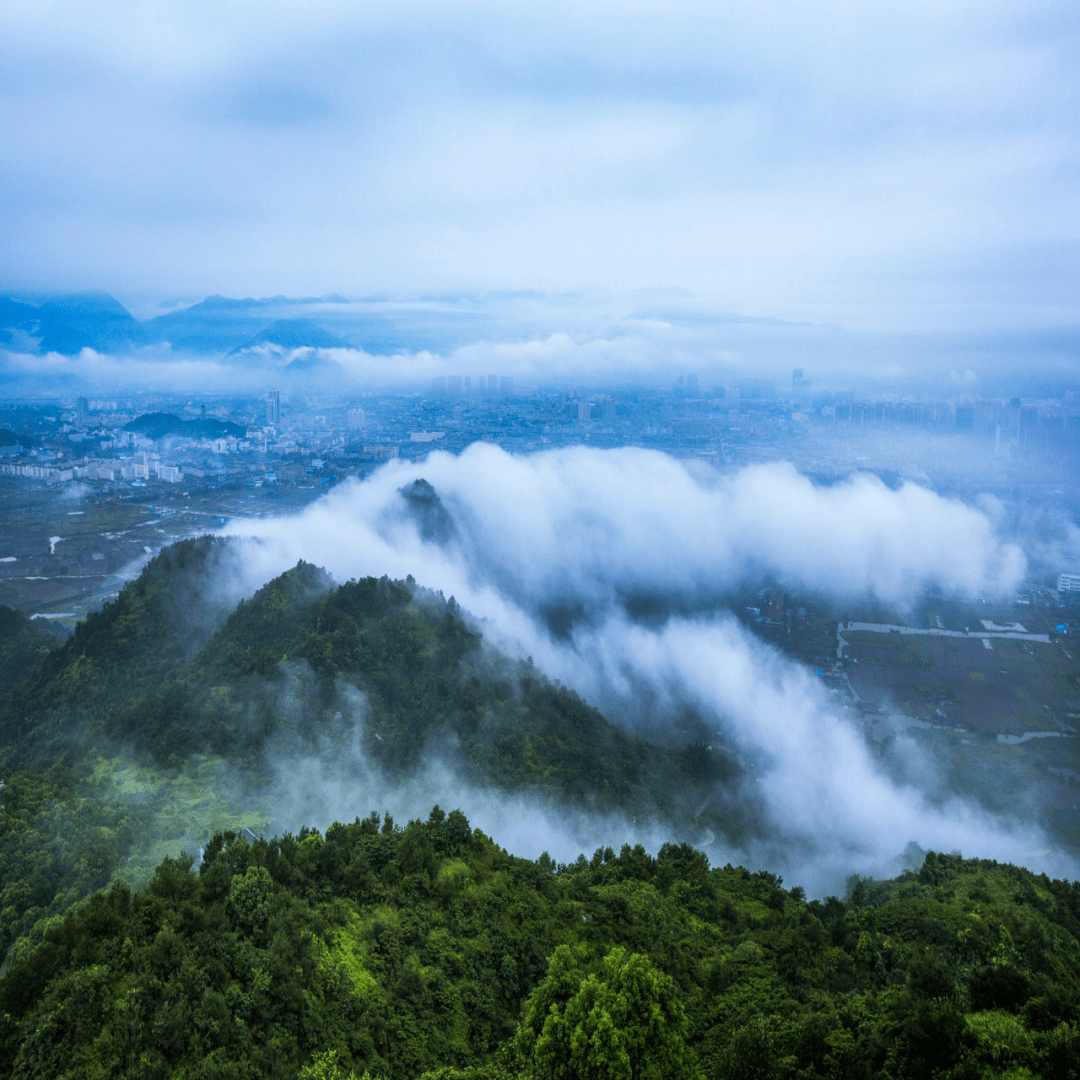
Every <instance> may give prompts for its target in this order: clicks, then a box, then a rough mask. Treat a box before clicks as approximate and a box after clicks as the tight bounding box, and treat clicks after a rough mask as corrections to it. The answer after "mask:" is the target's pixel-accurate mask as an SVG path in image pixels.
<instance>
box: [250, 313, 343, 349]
mask: <svg viewBox="0 0 1080 1080" xmlns="http://www.w3.org/2000/svg"><path fill="white" fill-rule="evenodd" d="M264 345H277V346H280V347H281V348H283V349H290V350H291V349H303V348H312V349H347V348H349V344H348V342H345V341H342V340H341V338H338V337H334V335H333V334H330V333H327V332H326V331H325V330H324V329H323V328H322V327H321V326H319V324H318V323H316V322H313V321H312V320H311V319H277V320H275V321H274V322H272V323H271V324H270V325H269V326H268V327H266V329H265V330H260V331H259V332H258V333H257V334H256V335H255V336H254V337H253V338H252V339H251V340H250V341H247V342H245V343H244V344H243V345H239V346H237V348H235V349H233V350H232V352H231V353H230V354H229V355H230V356H234V355H236V354H237V353H239V352H243V351H244V350H246V349H257V348H259V347H260V346H264Z"/></svg>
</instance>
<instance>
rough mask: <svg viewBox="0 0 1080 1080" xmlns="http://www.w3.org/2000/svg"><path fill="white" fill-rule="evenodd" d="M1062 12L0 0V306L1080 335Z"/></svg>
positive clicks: (1077, 223) (986, 5)
mask: <svg viewBox="0 0 1080 1080" xmlns="http://www.w3.org/2000/svg"><path fill="white" fill-rule="evenodd" d="M1078 30H1080V9H1078V8H1077V7H1076V5H1075V4H1069V3H1066V2H1059V0H1044V2H1026V0H1012V2H1010V3H1007V4H1006V3H997V2H993V0H989V2H988V0H981V2H979V3H975V2H954V0H935V2H933V3H930V2H919V0H915V2H912V0H907V2H904V3H896V2H892V0H882V2H877V3H874V4H866V3H861V4H853V3H844V2H817V3H815V2H779V0H762V2H757V3H753V4H750V3H741V4H733V3H722V2H716V0H711V2H708V3H678V2H672V0H666V2H665V3H663V4H660V3H650V2H633V0H622V2H620V3H617V4H616V3H604V2H594V3H563V2H559V0H556V2H549V3H546V4H543V5H506V4H492V3H485V2H483V0H475V2H471V3H453V2H449V3H439V4H433V3H428V2H422V0H395V2H394V3H383V2H367V3H364V4H357V3H355V2H351V3H345V2H328V0H312V2H308V3H304V4H296V3H294V4H283V3H274V2H267V0H260V2H259V3H249V2H246V0H237V2H232V3H227V4H222V3H214V4H210V3H201V2H191V0H185V2H184V3H176V2H169V0H165V2H160V3H155V4H146V3H127V2H122V0H116V2H111V3H78V4H76V3H64V2H54V3H49V2H45V0H26V2H24V0H6V2H5V3H4V4H3V5H0V145H3V147H4V151H3V153H2V154H0V206H2V207H3V210H2V212H0V289H4V290H7V291H20V290H21V291H23V292H27V291H34V290H37V291H39V292H50V291H59V290H84V289H102V290H106V291H109V292H111V293H113V294H114V295H116V296H118V297H120V298H121V299H123V300H124V301H125V302H126V303H128V304H129V305H131V306H132V307H133V308H137V307H139V305H145V304H147V303H150V302H151V301H155V302H156V301H160V300H164V299H168V298H170V297H173V298H175V297H179V296H191V297H193V298H199V297H201V296H204V295H207V294H209V293H215V292H218V293H223V294H225V295H231V296H243V295H255V296H259V295H275V294H280V293H284V294H288V295H325V294H328V293H339V294H341V295H344V296H347V297H363V296H370V295H394V296H404V295H422V294H426V293H431V292H453V291H455V290H463V291H477V290H479V291H483V290H490V289H525V288H528V289H540V290H543V291H545V292H548V293H560V292H581V293H587V294H589V295H609V294H610V295H616V294H617V295H630V294H634V293H637V292H641V293H643V294H646V293H647V294H652V293H654V292H657V291H658V290H659V291H663V290H686V292H688V293H689V294H691V295H692V296H693V297H695V298H698V300H699V301H700V302H701V303H702V304H703V305H705V306H711V307H713V308H715V309H716V310H725V311H738V312H742V313H746V314H751V315H767V316H775V317H778V318H784V319H793V320H806V321H811V322H824V323H836V324H841V325H844V326H846V327H849V328H852V329H869V330H889V331H901V332H922V331H937V330H962V331H971V330H988V331H990V330H992V331H998V330H1018V329H1030V328H1034V327H1044V326H1057V325H1066V324H1071V323H1075V322H1078V321H1080V319H1078V313H1077V305H1078V299H1077V298H1078V297H1080V290H1078V289H1077V285H1078V283H1080V257H1078V253H1080V244H1078V241H1080V211H1078V207H1077V200H1076V197H1075V191H1076V180H1077V160H1078V154H1077V148H1078V145H1080V142H1078V138H1077V133H1078V132H1077V129H1078V125H1080V102H1078V101H1077V98H1078V88H1080V74H1078V73H1077V68H1076V64H1075V57H1076V55H1077V52H1078V50H1077V45H1078V41H1077V38H1078Z"/></svg>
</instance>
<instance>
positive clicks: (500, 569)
mask: <svg viewBox="0 0 1080 1080" xmlns="http://www.w3.org/2000/svg"><path fill="white" fill-rule="evenodd" d="M419 477H423V478H425V479H426V480H427V481H428V482H429V483H430V484H431V485H432V486H433V487H434V490H435V492H436V493H437V494H438V496H439V499H440V501H441V506H442V509H441V510H438V511H437V513H438V515H439V528H437V529H433V528H432V523H431V521H430V520H429V519H425V518H424V517H423V516H422V515H421V516H418V515H417V514H416V512H415V507H414V508H412V509H410V505H409V501H408V500H407V499H405V498H404V497H403V496H402V494H401V490H402V489H403V488H406V487H407V486H408V485H409V484H411V483H412V481H414V480H415V479H417V478H419ZM428 509H429V510H430V507H428ZM226 531H227V532H228V533H231V534H233V535H236V536H246V537H250V538H252V539H257V541H258V542H257V543H252V544H250V545H247V546H246V547H247V551H246V559H245V565H246V571H247V573H248V575H249V584H250V586H251V587H255V586H256V585H257V584H260V583H261V582H263V581H265V580H267V579H268V578H269V577H271V576H272V575H273V574H275V573H277V572H280V571H281V570H283V569H284V568H286V567H287V566H289V565H292V564H294V563H295V562H296V560H297V559H298V558H303V559H306V560H308V561H310V562H315V563H318V564H321V565H324V566H326V567H327V568H328V569H329V570H330V572H331V573H333V574H334V575H335V576H336V577H338V578H339V579H342V580H344V579H347V578H349V577H354V576H363V575H368V574H373V575H381V574H387V575H390V576H391V577H405V576H406V575H408V574H412V575H413V576H414V577H416V578H417V579H418V580H419V581H420V582H421V583H422V584H425V585H428V586H430V587H433V588H437V589H442V590H443V591H444V592H445V593H447V594H453V595H455V596H456V597H457V599H458V601H459V602H460V603H461V604H462V605H463V606H464V607H465V608H466V609H468V610H470V611H472V612H473V613H474V614H476V615H477V616H478V617H480V618H481V619H482V620H483V621H484V624H485V626H484V628H485V632H486V633H487V635H488V636H489V637H490V638H491V639H492V640H493V641H494V642H495V643H496V644H499V645H501V646H502V647H504V648H510V649H512V650H515V651H517V652H519V654H521V655H525V654H529V655H532V656H533V657H534V658H535V660H536V662H537V664H538V665H539V666H540V667H541V668H542V669H543V670H545V671H546V672H548V674H550V675H551V676H553V677H556V678H559V679H561V680H562V681H563V682H564V683H566V684H567V685H570V686H572V687H574V688H575V689H577V690H578V691H579V692H581V693H582V695H583V696H584V697H585V698H586V699H587V700H589V701H592V702H594V703H596V704H598V705H599V706H600V707H601V708H603V709H604V710H605V712H606V713H607V714H608V715H609V716H610V717H611V719H613V720H615V721H616V722H623V723H627V724H630V725H631V726H633V725H634V724H635V723H637V722H638V720H639V719H640V713H641V712H642V710H643V709H645V710H647V711H648V712H649V713H650V722H651V723H652V724H654V725H663V724H674V723H676V718H677V717H678V716H679V715H681V714H682V713H684V712H685V710H686V709H688V708H689V709H692V710H694V711H695V712H696V713H697V714H698V715H699V716H701V717H702V718H704V719H705V720H706V721H707V722H708V723H710V724H715V727H716V730H718V731H722V732H723V733H724V738H725V739H726V740H729V741H730V743H731V744H732V746H733V747H734V748H735V749H736V751H737V752H738V753H739V754H740V755H741V756H742V757H743V759H744V760H745V761H747V762H752V764H753V768H752V775H753V777H754V781H753V791H752V797H753V799H754V800H755V802H757V803H758V804H759V806H760V813H759V815H758V816H759V819H760V820H761V822H762V828H761V829H760V830H759V835H757V836H756V837H755V838H754V839H753V840H751V841H748V842H747V843H746V844H745V846H744V847H743V848H742V849H741V850H738V851H736V850H730V849H729V848H725V847H724V840H723V838H711V839H712V847H711V853H712V855H713V858H714V859H717V858H719V859H721V860H726V859H728V858H730V859H733V860H739V861H744V862H749V863H751V864H753V865H759V866H769V867H770V868H772V869H777V870H780V871H781V872H783V873H784V875H785V877H787V879H788V880H789V881H791V882H798V883H801V884H803V885H805V886H806V887H807V888H809V889H811V890H813V891H815V892H822V891H830V890H835V889H837V888H838V887H840V888H842V884H843V880H844V878H845V877H846V876H847V875H848V874H850V873H854V872H857V873H873V872H879V873H880V872H888V871H895V870H896V869H897V867H898V865H899V864H898V863H897V859H898V858H899V857H900V856H901V854H902V852H903V851H904V850H905V848H906V847H907V846H908V845H909V844H911V843H914V844H917V845H919V846H920V847H922V848H933V849H937V850H961V851H963V852H964V853H966V854H972V855H980V856H985V857H993V858H1000V859H1004V860H1010V861H1013V862H1019V861H1024V859H1025V853H1026V852H1032V851H1036V850H1040V849H1044V848H1046V847H1048V846H1049V845H1048V844H1047V843H1046V841H1045V840H1044V839H1042V838H1041V837H1040V835H1039V833H1038V830H1037V829H1035V828H1034V827H1033V826H1030V825H1025V824H1023V823H1020V822H1007V821H1004V820H1002V819H1000V818H995V817H993V816H992V815H990V814H989V813H987V812H985V811H983V810H981V809H980V808H978V807H975V806H973V805H971V804H968V803H965V802H962V801H960V800H958V799H955V798H951V799H950V798H945V797H944V796H942V795H941V794H940V789H939V785H938V783H937V780H936V776H935V773H934V769H933V766H932V764H930V763H928V762H925V763H921V765H920V766H919V767H918V768H915V769H909V770H908V771H907V774H906V776H905V777H899V776H893V775H891V774H890V773H889V772H888V771H887V770H886V768H885V766H884V765H882V764H881V763H880V762H879V761H877V760H876V759H875V758H874V757H873V756H872V754H871V752H870V750H869V748H868V746H867V744H866V742H865V739H864V738H863V736H862V734H861V732H860V731H859V730H858V729H857V728H856V727H855V726H854V725H853V724H852V723H850V722H849V720H848V719H846V718H845V716H844V715H843V714H842V712H840V711H838V710H837V708H836V706H835V704H834V702H833V701H831V700H830V699H829V696H828V695H827V693H826V692H825V690H824V689H823V688H822V687H821V686H820V684H819V683H818V682H817V681H816V680H814V679H813V678H812V677H811V676H810V675H809V674H808V673H807V672H806V671H805V670H804V669H802V668H800V667H799V666H798V665H796V664H794V663H792V662H791V661H789V660H787V659H786V658H784V657H783V656H782V655H781V654H779V653H778V652H777V651H776V650H774V649H772V648H770V647H768V646H766V645H764V644H762V643H760V642H758V641H757V640H756V639H753V638H752V637H751V636H750V635H748V634H747V633H746V632H745V631H744V630H743V629H742V628H741V627H740V626H739V624H738V623H737V622H736V621H735V620H734V619H733V618H732V617H731V616H730V615H727V614H726V613H725V612H724V611H723V608H722V600H723V597H724V595H725V592H727V591H730V590H731V589H733V588H735V587H737V585H738V584H739V583H740V582H741V581H742V580H744V579H745V578H746V577H747V576H748V575H760V574H774V575H776V577H777V578H779V579H781V580H783V581H785V582H786V583H788V584H792V585H793V584H799V585H801V586H803V587H805V588H809V589H814V590H817V591H820V592H823V593H827V594H830V595H834V596H854V595H861V594H864V593H866V592H870V593H873V594H876V595H877V596H879V597H880V598H882V599H883V600H886V601H888V602H889V603H893V604H898V605H901V606H902V605H905V604H909V603H912V602H913V601H914V600H915V599H916V598H917V597H918V595H919V594H920V593H921V591H922V590H923V589H924V588H925V587H926V586H927V585H930V584H935V585H938V586H940V587H941V588H943V589H945V590H948V591H950V592H959V593H964V594H968V595H996V594H1000V593H1007V592H1008V591H1010V590H1012V589H1014V588H1015V587H1016V585H1017V584H1018V583H1019V581H1020V580H1021V579H1022V577H1023V573H1024V569H1025V560H1024V556H1023V554H1022V553H1021V552H1020V550H1019V549H1018V548H1016V547H1015V546H1014V545H1012V544H1010V543H1008V542H1006V541H1005V540H1004V539H1003V538H1002V537H1001V536H1000V535H999V533H998V532H997V531H996V529H995V525H994V523H993V522H992V521H991V519H990V518H989V517H988V516H987V515H986V513H984V512H983V511H982V510H981V509H978V508H975V507H971V506H967V505H965V504H963V503H960V502H959V501H956V500H952V499H946V498H942V497H940V496H938V495H936V494H934V493H933V492H931V491H928V490H926V489H924V488H920V487H917V486H915V485H912V484H905V485H903V486H902V487H901V488H900V489H899V490H896V491H894V490H891V489H889V488H888V487H886V486H885V485H883V484H882V483H880V481H878V480H877V479H875V478H873V477H870V476H856V477H853V478H852V479H850V480H848V481H846V482H844V483H842V484H837V485H835V486H832V487H827V488H826V487H819V486H816V485H814V484H812V483H811V482H810V481H808V480H807V479H806V478H805V477H802V476H800V475H799V474H798V473H797V472H796V471H795V470H794V469H793V468H791V467H790V466H788V465H783V464H777V465H769V466H755V467H751V468H747V469H745V470H742V471H741V472H739V473H736V474H733V475H730V476H720V475H719V474H717V473H715V472H714V471H712V470H710V469H708V468H705V467H700V466H698V465H696V464H694V463H686V462H678V461H676V460H674V459H672V458H669V457H667V456H665V455H662V454H659V453H654V452H650V451H642V450H631V449H628V450H618V451H599V450H592V449H587V448H575V449H572V450H561V451H553V452H549V453H544V454H537V455H532V456H528V457H512V456H510V455H508V454H506V453H504V452H503V451H501V450H499V449H498V448H495V447H491V446H480V445H477V446H474V447H471V448H470V449H469V450H467V451H466V452H464V453H463V454H461V455H460V456H458V457H453V456H450V455H446V454H433V455H431V456H430V457H429V458H428V459H427V460H426V461H425V462H423V463H422V464H419V465H418V464H412V463H405V462H396V463H391V464H390V465H388V466H387V467H385V468H383V469H381V470H379V472H377V473H376V474H374V475H373V476H372V477H370V478H369V479H368V480H366V481H364V482H351V483H347V484H344V485H342V486H341V487H339V488H338V489H337V490H335V491H334V492H333V493H331V494H330V495H328V496H327V497H326V498H324V499H322V500H320V501H319V502H318V503H316V504H314V505H313V506H311V507H309V508H308V509H306V510H305V511H304V512H302V513H300V514H298V515H296V516H294V517H289V518H278V519H269V520H259V521H236V522H233V523H232V524H231V525H230V526H229V527H228V529H227V530H226ZM425 537H427V539H425ZM635 593H643V594H650V595H655V596H676V597H692V596H698V597H700V596H702V595H704V596H705V597H706V598H708V597H715V604H714V608H713V610H709V611H706V612H705V613H704V614H702V615H701V616H699V617H697V618H685V617H673V618H668V619H667V620H666V621H664V622H663V624H662V625H660V626H658V627H657V626H645V625H641V624H638V623H635V622H634V621H633V620H632V619H631V618H630V617H629V616H628V615H627V614H626V611H625V609H624V607H623V605H622V603H621V601H622V600H623V599H624V598H625V597H626V596H628V595H631V594H635ZM553 604H563V605H575V604H576V605H578V608H579V610H580V611H581V612H582V613H583V614H582V617H581V618H580V619H579V620H577V621H576V622H575V623H573V624H572V626H571V628H570V630H569V631H568V632H567V633H564V634H562V635H560V636H555V635H553V634H552V632H551V630H550V628H549V624H548V622H547V621H546V619H545V615H544V613H545V611H547V610H548V609H549V608H550V607H551V605H553ZM297 768H300V766H297ZM303 770H307V772H308V773H310V780H311V781H312V782H311V783H308V782H305V783H304V784H302V785H300V787H301V788H302V789H303V790H305V791H310V790H313V789H314V788H315V787H318V788H321V789H323V790H331V791H333V792H334V798H335V799H337V798H338V797H339V794H340V792H339V790H338V789H339V788H340V789H341V790H342V791H343V790H346V789H347V787H348V785H349V784H353V786H354V789H355V790H357V791H365V792H367V791H369V790H370V791H372V792H375V791H377V792H378V794H379V797H380V798H382V799H383V800H384V802H385V804H386V805H388V806H390V807H391V809H392V808H393V806H395V805H399V806H404V805H405V804H408V805H409V807H411V809H410V810H409V811H407V812H409V813H415V812H416V809H417V799H419V800H420V802H421V803H424V802H434V801H439V802H440V803H443V804H444V805H445V804H446V803H448V802H449V803H453V804H455V805H456V804H457V803H459V802H462V801H463V800H462V797H461V796H462V792H461V790H460V786H459V785H458V784H457V783H455V781H454V780H453V778H452V776H450V775H449V774H448V773H446V774H444V773H442V772H440V771H439V770H438V769H429V770H428V773H427V775H426V776H425V777H424V779H423V781H422V782H420V781H418V782H417V787H416V789H415V790H409V791H406V792H404V793H402V792H399V793H396V794H395V793H393V792H390V791H388V790H386V789H385V787H380V786H379V784H378V783H377V782H376V780H375V779H373V776H372V773H371V770H369V769H367V767H366V766H364V765H363V763H362V761H360V759H359V758H357V757H356V756H355V755H352V756H351V757H350V756H349V755H345V757H344V758H341V759H340V760H339V761H338V762H337V763H335V764H333V765H331V764H330V763H329V762H328V761H327V760H322V759H316V760H311V761H305V762H304V763H303V764H302V768H301V771H303ZM286 771H287V772H288V773H289V774H290V776H295V775H299V773H297V772H296V770H295V769H294V767H293V765H289V766H288V769H283V770H282V772H283V775H284V773H285V772H286ZM305 775H306V773H305ZM336 777H341V779H340V780H337V779H335V778H336ZM361 777H363V778H365V779H363V781H362V782H360V778H361ZM316 780H317V781H318V783H317V784H315V783H314V782H315V781H316ZM295 788H296V785H295V784H292V783H290V789H295ZM465 794H466V795H468V798H466V799H465V802H466V803H469V806H466V805H464V804H463V808H465V809H466V812H469V810H470V808H471V810H472V815H473V816H474V817H476V818H477V821H476V823H477V824H479V825H481V827H483V828H485V829H487V830H490V831H492V832H493V833H494V834H495V835H496V836H497V838H499V839H500V841H501V842H504V843H507V844H508V845H509V846H510V847H511V848H512V849H514V850H520V851H522V853H525V854H536V852H537V851H538V850H541V849H542V848H548V849H549V850H551V851H552V854H555V855H556V857H566V855H569V854H570V849H571V848H572V847H573V845H574V843H575V842H576V838H577V837H583V836H584V835H585V834H588V835H589V837H590V838H596V839H597V842H601V841H600V839H599V838H600V837H602V836H604V835H606V836H607V837H608V838H607V840H606V841H604V842H608V843H612V844H613V845H616V844H618V843H621V842H622V841H623V840H625V839H627V838H628V836H627V831H626V827H627V823H625V822H614V821H612V822H596V821H592V822H587V823H579V824H578V825H577V826H575V827H570V826H569V825H568V824H567V823H566V822H563V823H562V824H561V825H560V824H559V819H558V814H557V813H551V812H550V811H551V808H542V807H531V808H527V807H526V806H525V804H524V803H522V804H521V805H520V806H516V804H515V808H513V809H512V811H511V812H509V813H508V812H506V805H505V803H503V802H502V801H501V800H500V799H498V798H497V797H492V796H491V795H490V794H488V793H483V792H480V793H471V794H469V793H465ZM296 798H298V799H300V802H299V805H304V806H307V807H311V808H312V809H313V810H314V809H316V808H315V807H314V806H313V804H312V803H311V798H312V796H310V795H306V796H304V797H303V798H300V797H299V796H296ZM348 801H349V800H346V802H348ZM368 801H369V802H370V799H369V800H368ZM519 801H520V800H519ZM364 805H366V803H365V804H364ZM325 806H326V813H327V814H329V815H331V816H341V810H340V809H334V808H333V807H334V802H333V800H331V799H329V798H328V799H327V802H326V803H325ZM357 812H360V810H359V809H358V810H357ZM513 822H518V823H519V824H518V825H517V826H512V823H513ZM530 837H532V839H530ZM709 839H710V838H708V837H706V840H709ZM534 849H535V850H534ZM564 853H565V854H564ZM1039 868H1047V867H1046V865H1045V863H1040V864H1039Z"/></svg>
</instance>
